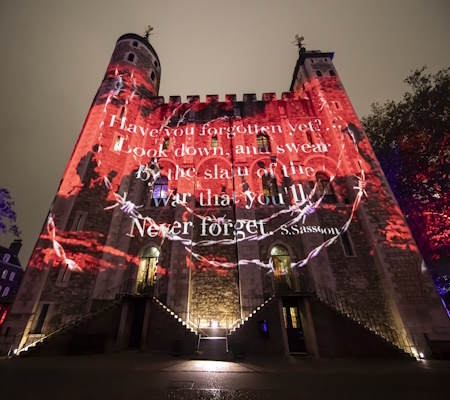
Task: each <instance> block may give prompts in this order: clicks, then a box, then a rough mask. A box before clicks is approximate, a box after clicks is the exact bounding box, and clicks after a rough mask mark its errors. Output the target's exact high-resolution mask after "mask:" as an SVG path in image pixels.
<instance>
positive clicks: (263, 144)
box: [256, 134, 270, 153]
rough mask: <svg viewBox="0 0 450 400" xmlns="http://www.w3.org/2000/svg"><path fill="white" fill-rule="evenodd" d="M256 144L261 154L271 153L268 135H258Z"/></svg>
mask: <svg viewBox="0 0 450 400" xmlns="http://www.w3.org/2000/svg"><path fill="white" fill-rule="evenodd" d="M256 144H257V145H258V151H259V152H260V153H269V152H270V141H269V138H268V137H267V136H266V135H261V134H260V135H258V136H256Z"/></svg>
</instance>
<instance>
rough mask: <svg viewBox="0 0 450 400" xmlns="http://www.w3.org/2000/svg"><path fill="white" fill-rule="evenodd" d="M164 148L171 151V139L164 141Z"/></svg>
mask: <svg viewBox="0 0 450 400" xmlns="http://www.w3.org/2000/svg"><path fill="white" fill-rule="evenodd" d="M163 147H164V150H169V147H170V139H164V144H163Z"/></svg>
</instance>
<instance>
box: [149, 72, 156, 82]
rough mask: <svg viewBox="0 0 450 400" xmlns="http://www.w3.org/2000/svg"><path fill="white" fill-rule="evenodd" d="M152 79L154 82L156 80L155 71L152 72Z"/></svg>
mask: <svg viewBox="0 0 450 400" xmlns="http://www.w3.org/2000/svg"><path fill="white" fill-rule="evenodd" d="M150 79H151V80H152V81H154V80H155V71H152V73H151V74H150Z"/></svg>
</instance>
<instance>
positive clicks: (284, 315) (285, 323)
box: [283, 307, 287, 328]
mask: <svg viewBox="0 0 450 400" xmlns="http://www.w3.org/2000/svg"><path fill="white" fill-rule="evenodd" d="M283 318H284V327H285V328H287V313H286V307H283Z"/></svg>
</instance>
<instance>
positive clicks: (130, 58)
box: [127, 53, 134, 62]
mask: <svg viewBox="0 0 450 400" xmlns="http://www.w3.org/2000/svg"><path fill="white" fill-rule="evenodd" d="M127 60H128V61H130V62H133V61H134V54H133V53H131V54H128V58H127Z"/></svg>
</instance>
